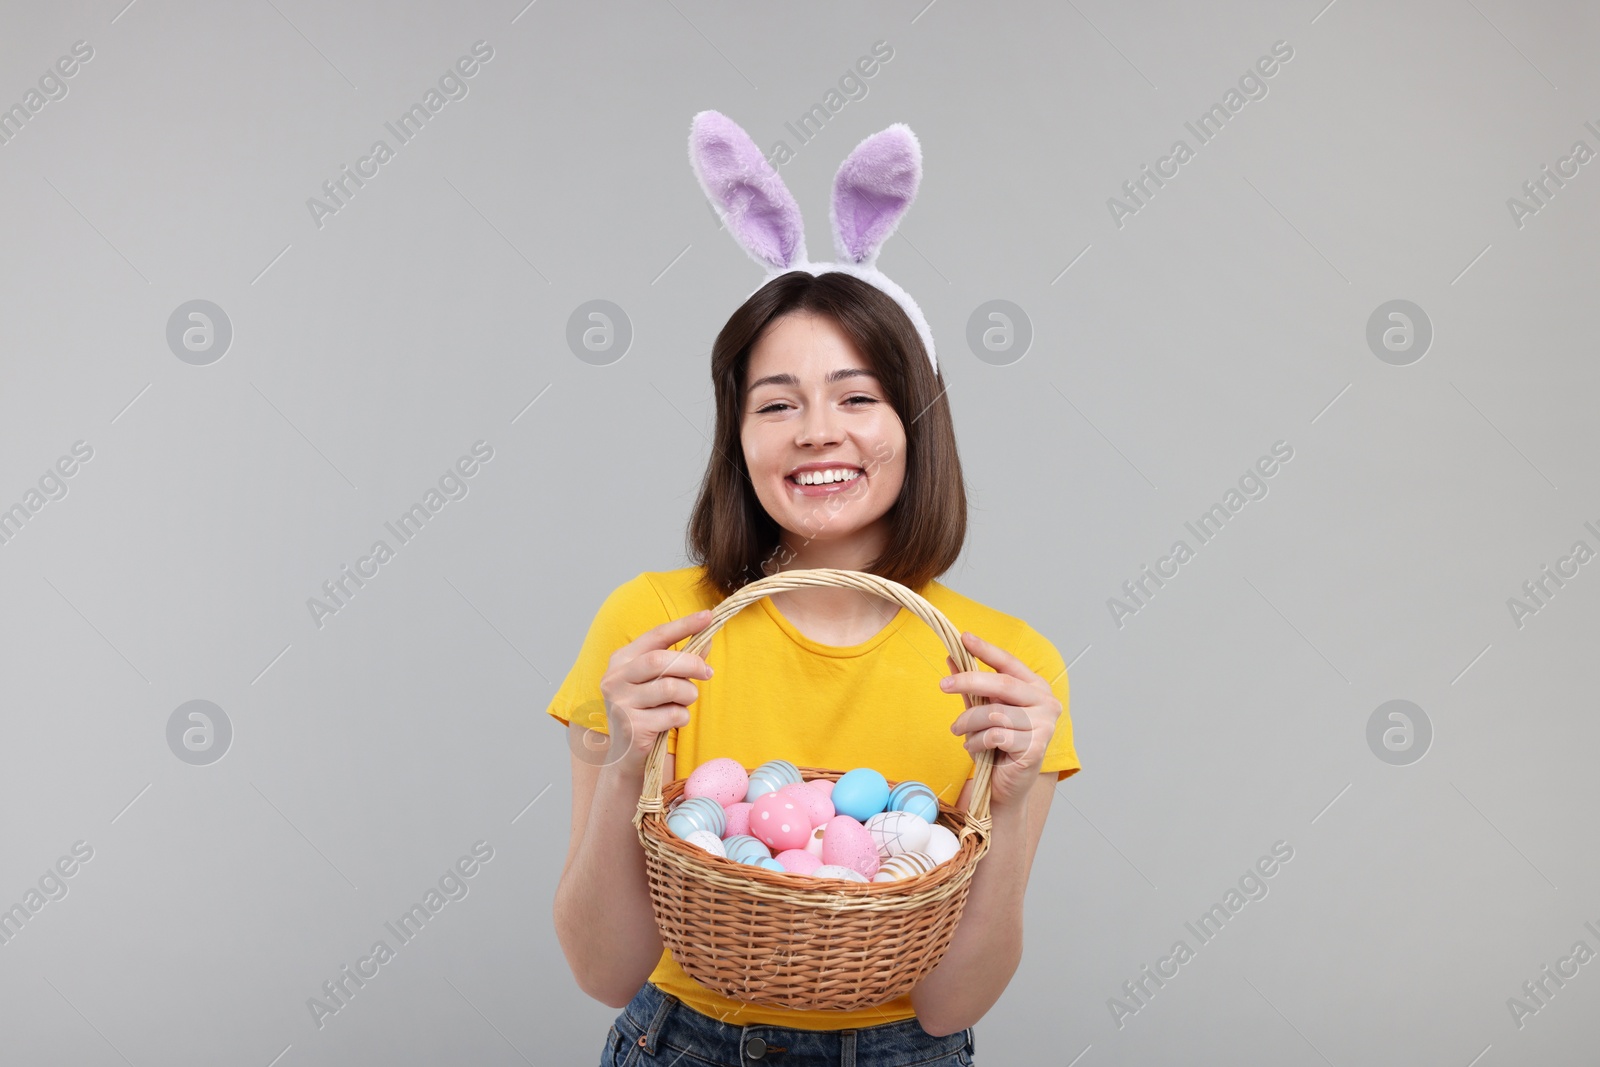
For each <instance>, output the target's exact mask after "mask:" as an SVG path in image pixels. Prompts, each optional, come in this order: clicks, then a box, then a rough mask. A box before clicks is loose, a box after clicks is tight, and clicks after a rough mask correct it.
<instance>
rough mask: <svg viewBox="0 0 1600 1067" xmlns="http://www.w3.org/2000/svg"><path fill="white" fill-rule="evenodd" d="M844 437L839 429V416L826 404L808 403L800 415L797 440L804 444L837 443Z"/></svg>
mask: <svg viewBox="0 0 1600 1067" xmlns="http://www.w3.org/2000/svg"><path fill="white" fill-rule="evenodd" d="M842 437H843V434H842V432H841V431H840V429H839V416H838V414H837V413H835V412H834V411H833V409H832V408H830V407H829V406H828V405H826V404H808V405H807V406H806V410H805V414H803V415H801V416H800V421H799V427H798V429H797V431H796V434H795V442H796V443H797V444H802V445H815V446H817V447H822V446H824V445H832V444H837V443H838V442H839V440H840V439H841V438H842Z"/></svg>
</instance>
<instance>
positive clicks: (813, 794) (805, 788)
mask: <svg viewBox="0 0 1600 1067" xmlns="http://www.w3.org/2000/svg"><path fill="white" fill-rule="evenodd" d="M778 792H780V793H782V794H783V795H784V796H790V797H794V798H795V800H796V802H797V803H799V804H800V806H801V807H803V808H805V809H806V814H807V815H809V816H810V817H811V825H812V826H821V825H822V824H823V823H825V822H827V821H828V820H829V819H831V818H833V817H834V816H835V815H837V814H838V812H836V811H834V810H833V801H831V800H829V799H828V798H827V797H825V796H823V795H822V794H821V793H820V792H818V791H817V790H815V789H813V788H811V783H810V782H801V783H799V784H798V785H786V786H784V787H783V788H782V789H780V790H778Z"/></svg>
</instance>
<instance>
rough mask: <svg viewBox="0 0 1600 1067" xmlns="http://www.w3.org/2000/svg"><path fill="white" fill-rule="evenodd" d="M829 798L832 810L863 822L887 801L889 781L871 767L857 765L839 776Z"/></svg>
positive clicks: (879, 809) (881, 808) (880, 809)
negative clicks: (831, 802)
mask: <svg viewBox="0 0 1600 1067" xmlns="http://www.w3.org/2000/svg"><path fill="white" fill-rule="evenodd" d="M829 799H831V800H832V801H833V810H834V811H836V812H838V813H840V814H842V815H848V816H850V817H851V818H852V819H854V820H855V821H856V822H862V823H864V822H866V821H867V820H868V819H870V818H872V816H874V815H876V814H878V812H880V811H882V810H883V808H884V805H885V804H887V803H889V781H888V779H886V778H885V777H884V776H883V775H881V774H879V773H878V772H877V771H875V770H873V769H872V768H871V767H857V768H856V769H855V770H853V771H846V772H845V773H844V774H842V775H840V776H839V780H838V781H837V782H836V783H834V786H833V793H832V795H831V796H830V798H829Z"/></svg>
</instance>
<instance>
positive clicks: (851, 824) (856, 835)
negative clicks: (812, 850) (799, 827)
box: [822, 815, 878, 881]
mask: <svg viewBox="0 0 1600 1067" xmlns="http://www.w3.org/2000/svg"><path fill="white" fill-rule="evenodd" d="M822 862H823V863H824V864H825V865H832V866H839V867H849V868H850V869H851V870H856V871H860V872H861V874H862V875H863V876H864V877H865V878H866V879H867V880H868V881H871V880H872V876H873V875H875V874H877V873H878V843H877V842H876V841H874V840H873V839H872V835H871V834H870V833H868V832H867V828H866V827H865V826H863V825H861V824H860V823H859V822H857V821H856V820H854V819H852V818H851V817H850V816H848V815H835V816H834V817H833V818H831V819H829V820H828V821H827V823H826V824H825V825H824V827H823V834H822Z"/></svg>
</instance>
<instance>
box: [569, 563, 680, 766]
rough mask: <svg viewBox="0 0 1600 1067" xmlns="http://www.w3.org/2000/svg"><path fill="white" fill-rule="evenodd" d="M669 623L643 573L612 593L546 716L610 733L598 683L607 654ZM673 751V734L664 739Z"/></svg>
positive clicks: (606, 664) (675, 745) (607, 662)
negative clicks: (646, 632)
mask: <svg viewBox="0 0 1600 1067" xmlns="http://www.w3.org/2000/svg"><path fill="white" fill-rule="evenodd" d="M672 618H673V616H672V614H671V613H670V612H669V611H668V610H667V606H666V604H665V603H664V602H663V601H662V599H661V594H660V593H659V592H658V591H657V590H656V587H655V586H654V585H653V584H652V583H651V581H650V579H649V578H648V577H647V576H646V575H645V574H642V573H641V574H639V575H638V576H637V577H634V578H631V579H629V580H628V581H626V582H623V583H622V584H621V585H619V586H617V588H615V589H613V590H612V591H611V594H610V595H609V596H607V597H606V599H605V600H604V601H603V602H602V603H601V605H600V610H599V611H597V612H596V613H595V616H594V621H593V622H591V623H590V624H589V632H588V634H586V635H585V636H584V639H583V646H582V647H581V648H579V649H578V658H577V659H576V660H575V661H574V662H573V664H572V669H571V670H569V671H568V672H567V677H566V680H565V681H563V682H562V683H561V687H560V688H559V689H557V690H556V695H555V696H554V697H552V698H551V700H550V706H549V708H547V709H546V711H547V713H548V714H549V715H550V716H551V717H552V718H554V719H555V720H556V721H557V722H559V723H561V724H562V725H563V726H566V725H567V724H569V723H571V722H573V721H576V722H577V723H579V724H580V725H582V726H586V727H588V728H589V729H591V730H594V731H596V732H597V733H602V734H609V733H610V730H609V729H608V727H607V724H606V705H605V698H604V697H603V696H602V695H601V693H600V680H601V679H602V678H604V677H605V673H606V669H607V667H609V666H610V663H611V654H612V653H614V652H616V651H617V650H618V649H619V648H621V647H622V646H623V645H626V644H627V643H628V642H630V641H632V640H634V639H635V638H637V637H638V636H639V635H640V634H642V633H644V632H645V631H646V630H651V629H654V628H655V627H657V626H660V625H661V624H662V623H664V622H668V621H670V620H671V619H672ZM677 749H678V735H677V731H676V730H674V731H672V732H670V733H669V734H668V735H667V751H668V752H670V753H673V754H676V753H677Z"/></svg>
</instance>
